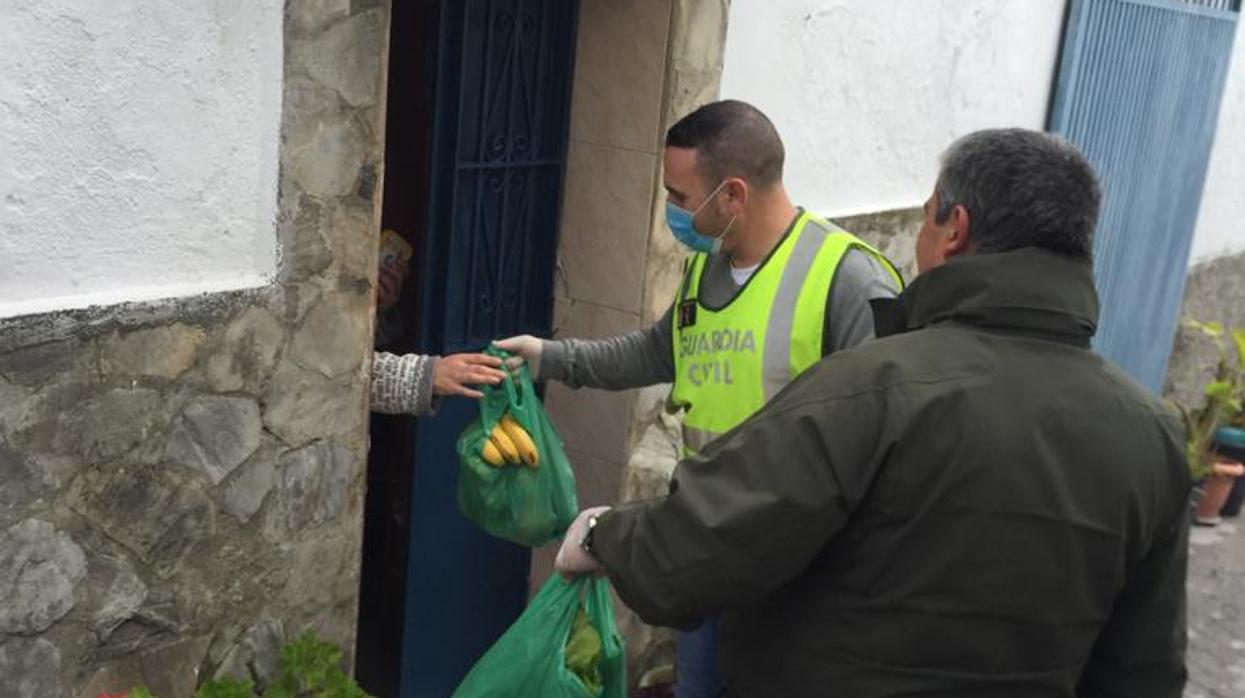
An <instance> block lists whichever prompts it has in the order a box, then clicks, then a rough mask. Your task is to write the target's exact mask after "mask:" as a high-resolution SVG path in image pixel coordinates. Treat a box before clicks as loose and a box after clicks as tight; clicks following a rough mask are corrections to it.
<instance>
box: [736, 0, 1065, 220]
mask: <svg viewBox="0 0 1245 698" xmlns="http://www.w3.org/2000/svg"><path fill="white" fill-rule="evenodd" d="M1063 12H1064V0H734V1H733V2H732V3H731V14H730V25H729V28H728V30H727V38H726V58H725V66H724V70H723V76H722V96H723V97H731V98H736V99H742V100H745V101H748V102H751V103H753V104H755V105H756V106H757V107H759V108H760V109H761V110H762V111H764V112H765V113H766V114H768V115H769V117H770V118H771V119H773V121H774V123H775V125H776V126H777V127H778V131H779V133H780V134H781V135H782V137H783V141H784V143H785V144H786V149H787V166H786V171H785V176H784V180H785V182H786V184H787V187H788V188H789V189H790V190H791V192H792V195H793V198H794V199H795V200H796V202H797V203H799V204H802V205H804V206H806V207H808V208H809V209H811V210H813V211H816V212H818V213H822V214H827V215H848V214H854V213H866V212H874V211H882V210H887V209H894V208H903V207H909V206H914V205H919V204H920V203H921V202H923V201H924V200H925V198H926V197H927V196H929V192H930V190H931V188H932V187H933V183H934V177H935V176H936V174H937V171H938V162H937V161H938V155H939V154H940V153H941V152H942V151H943V149H944V148H946V146H948V145H950V143H951V141H953V140H954V139H955V138H957V137H958V136H961V135H964V134H966V133H968V132H970V131H974V130H977V129H980V128H988V127H999V126H1025V127H1030V128H1043V127H1044V126H1045V123H1046V113H1047V108H1048V102H1049V97H1050V91H1051V87H1052V81H1053V78H1054V74H1055V67H1056V60H1057V56H1058V51H1059V43H1060V40H1061V32H1062V28H1063Z"/></svg>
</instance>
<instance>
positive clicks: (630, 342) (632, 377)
mask: <svg viewBox="0 0 1245 698" xmlns="http://www.w3.org/2000/svg"><path fill="white" fill-rule="evenodd" d="M741 288H742V286H740V285H738V284H736V283H735V279H734V277H733V276H732V275H731V267H730V261H729V260H728V259H727V258H726V257H725V256H723V255H714V256H712V257H710V258H709V261H708V263H707V264H706V265H705V271H704V276H703V278H702V281H701V286H700V294H701V298H702V299H703V300H704V301H705V303H707V304H710V305H713V306H721V305H725V304H727V303H729V302H730V301H731V299H733V298H734V297H735V296H736V294H738V293H739V291H740V289H741ZM898 293H899V289H898V287H897V286H896V283H895V279H894V278H893V277H892V276H891V275H890V272H889V271H888V270H887V269H886V268H885V267H884V266H883V265H882V263H881V262H879V261H878V260H877V259H876V258H875V257H874V256H873V255H871V254H869V253H867V252H864V251H862V250H858V249H852V250H849V251H848V252H847V253H846V254H845V255H844V257H843V261H842V262H841V264H840V267H839V270H838V273H837V274H836V276H835V280H834V283H833V284H832V285H831V287H830V297H829V299H828V302H827V315H828V317H827V320H828V323H829V324H828V326H827V330H826V334H825V339H824V342H823V346H822V354H823V355H826V354H830V353H832V352H835V351H838V350H840V349H849V348H851V347H854V346H856V345H858V344H862V343H864V342H866V341H869V340H871V339H873V337H874V324H873V309H872V308H871V307H870V304H869V302H870V301H871V300H874V299H878V298H894V297H895V296H896V295H898ZM673 308H674V305H673V304H671V306H670V308H668V309H667V310H666V312H665V314H664V315H662V317H661V319H660V320H658V321H657V322H656V323H654V324H653V325H652V326H651V327H649V328H647V329H643V330H636V331H634V332H628V333H626V334H621V335H617V336H614V337H606V338H603V339H561V340H546V341H545V343H544V346H543V348H542V350H541V359H540V375H539V376H538V378H540V379H541V380H548V379H553V380H558V381H562V382H563V383H566V384H567V385H569V386H571V387H573V388H579V387H588V388H604V389H606V390H622V389H625V388H639V387H643V386H646V385H655V384H658V383H671V382H673V381H674V342H673V334H674V329H673V326H672V317H671V313H672V312H673Z"/></svg>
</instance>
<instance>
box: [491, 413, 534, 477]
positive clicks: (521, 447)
mask: <svg viewBox="0 0 1245 698" xmlns="http://www.w3.org/2000/svg"><path fill="white" fill-rule="evenodd" d="M480 455H481V456H482V457H483V458H484V462H485V463H488V464H489V465H491V466H493V467H494V468H502V467H505V466H507V465H517V464H518V463H519V462H520V461H522V462H523V463H526V464H527V467H529V468H536V467H538V466H539V465H540V451H538V450H537V449H536V442H535V441H532V436H531V434H528V433H527V431H526V430H525V429H524V428H523V427H521V426H519V423H518V422H516V421H514V417H511V416H510V415H506V416H504V417H502V418H501V421H499V422H497V426H495V427H493V433H492V434H489V436H488V438H487V439H485V440H484V445H483V446H481V447H480Z"/></svg>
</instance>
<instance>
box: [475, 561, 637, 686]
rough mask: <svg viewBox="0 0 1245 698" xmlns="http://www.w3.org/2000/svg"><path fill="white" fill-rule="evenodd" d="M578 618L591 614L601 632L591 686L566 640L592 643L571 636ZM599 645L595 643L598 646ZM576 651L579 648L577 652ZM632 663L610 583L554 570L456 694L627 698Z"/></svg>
mask: <svg viewBox="0 0 1245 698" xmlns="http://www.w3.org/2000/svg"><path fill="white" fill-rule="evenodd" d="M577 617H578V618H579V619H580V622H582V619H583V618H584V617H586V618H587V620H588V622H589V623H590V624H591V626H592V627H593V628H594V629H595V630H596V632H597V633H599V634H600V652H599V656H600V659H598V660H597V662H596V666H595V669H596V671H595V672H592V674H593V675H594V677H595V678H594V679H592V680H590V682H591V683H597V686H596V687H595V688H590V687H589V686H588V685H586V684H585V682H584V680H583V679H581V678H580V676H581V674H582V671H583V670H582V668H581V670H580V672H581V673H576V672H573V671H571V670H570V669H569V668H568V667H567V663H568V658H567V643H568V642H572V641H573V640H574V642H572V644H573V645H576V646H577V649H578V650H579V651H580V656H579V661H578V662H576V661H575V659H574V658H572V660H571V663H572V664H576V663H578V664H579V665H580V666H581V667H582V666H583V665H582V660H583V659H584V655H583V654H582V651H583V650H584V648H585V646H587V645H588V644H590V643H588V642H586V641H583V639H582V637H577V638H572V629H574V628H576V627H577V624H576V619H577ZM593 649H595V645H593ZM572 652H573V653H574V652H575V650H572ZM626 695H627V662H626V656H625V652H624V651H623V641H622V636H621V635H619V633H618V625H617V623H615V621H614V602H613V600H612V599H611V598H610V591H609V582H608V581H606V580H605V579H604V578H602V577H592V576H588V575H584V576H581V577H578V578H576V579H575V580H573V581H570V582H568V581H566V580H565V579H563V578H562V576H561V575H558V574H555V575H553V576H552V577H550V578H549V581H547V582H545V586H543V587H541V590H540V593H539V594H537V595H536V598H534V599H532V603H531V604H529V605H528V607H527V610H526V611H524V612H523V615H521V616H519V619H518V620H517V621H515V623H514V625H512V626H510V629H509V630H507V631H506V634H504V635H502V636H501V639H499V640H498V641H497V643H496V644H494V645H493V646H492V648H490V649H489V651H488V652H487V653H486V654H485V655H484V656H483V657H481V658H480V661H478V662H476V665H475V666H474V667H472V669H471V672H470V673H468V674H467V678H465V679H463V682H462V683H461V684H459V686H458V690H456V691H454V698H626Z"/></svg>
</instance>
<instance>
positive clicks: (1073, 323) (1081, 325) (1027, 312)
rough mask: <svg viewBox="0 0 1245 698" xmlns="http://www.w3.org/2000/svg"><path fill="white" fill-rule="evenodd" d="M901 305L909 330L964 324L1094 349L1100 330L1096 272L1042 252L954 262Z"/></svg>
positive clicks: (928, 276)
mask: <svg viewBox="0 0 1245 698" xmlns="http://www.w3.org/2000/svg"><path fill="white" fill-rule="evenodd" d="M903 299H904V303H903V304H904V310H905V311H906V313H907V327H908V329H909V330H913V329H918V328H921V327H928V326H931V325H937V324H939V323H943V322H958V323H962V324H967V325H973V326H977V327H982V328H988V329H996V330H1001V331H1011V332H1016V333H1020V334H1028V335H1036V336H1040V337H1044V338H1048V339H1053V340H1057V341H1064V342H1067V343H1070V344H1076V345H1078V346H1086V347H1088V346H1089V340H1090V338H1091V337H1093V336H1094V332H1095V331H1096V330H1097V327H1098V293H1097V291H1096V290H1095V288H1094V270H1093V266H1092V265H1091V264H1090V263H1088V262H1082V261H1077V260H1072V259H1069V258H1067V257H1063V256H1061V255H1058V254H1055V253H1052V252H1048V251H1046V250H1041V249H1037V248H1025V249H1021V250H1016V251H1013V252H1004V253H1000V254H981V255H968V256H964V257H960V258H957V259H954V260H952V261H950V262H947V263H946V264H943V265H942V266H939V267H937V268H934V269H931V270H929V271H928V272H926V273H924V274H922V275H920V276H919V277H917V279H916V280H915V281H913V282H912V285H911V286H909V287H908V290H907V291H905V292H904V294H903Z"/></svg>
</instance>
